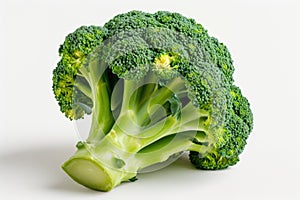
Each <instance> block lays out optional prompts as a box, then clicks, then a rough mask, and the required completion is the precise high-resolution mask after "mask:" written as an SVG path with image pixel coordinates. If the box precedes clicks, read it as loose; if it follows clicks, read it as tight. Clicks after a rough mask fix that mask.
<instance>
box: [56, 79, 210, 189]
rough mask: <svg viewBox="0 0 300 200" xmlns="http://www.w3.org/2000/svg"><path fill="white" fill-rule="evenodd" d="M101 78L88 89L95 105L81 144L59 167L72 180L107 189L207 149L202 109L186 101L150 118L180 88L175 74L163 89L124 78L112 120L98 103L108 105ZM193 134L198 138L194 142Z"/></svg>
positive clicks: (109, 93) (105, 88)
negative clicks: (173, 159)
mask: <svg viewBox="0 0 300 200" xmlns="http://www.w3.org/2000/svg"><path fill="white" fill-rule="evenodd" d="M106 78H107V77H106V76H105V75H104V76H102V78H101V79H100V80H99V82H98V83H97V84H95V85H96V86H97V87H95V88H92V92H93V97H94V98H95V100H94V101H93V102H95V105H94V107H93V114H92V125H91V132H90V135H89V137H88V139H87V142H86V143H84V144H83V143H79V145H78V151H77V152H76V153H75V154H74V156H72V157H71V158H70V159H69V160H68V161H67V162H65V163H64V165H63V166H62V167H63V169H64V170H65V171H66V172H67V173H68V174H69V175H70V177H72V178H73V179H74V180H75V181H77V182H78V183H80V184H82V185H85V186H86V187H89V188H91V189H95V190H101V191H108V190H110V189H112V188H114V187H115V186H117V185H119V184H120V183H121V182H124V181H128V180H129V179H131V178H133V177H135V176H136V174H137V172H138V171H139V170H140V169H143V168H145V167H148V166H151V165H153V164H156V163H160V162H164V161H166V160H167V159H168V158H170V157H171V156H172V155H174V154H177V153H180V152H183V151H188V150H190V151H197V152H199V153H200V154H203V155H204V154H205V153H206V152H207V151H208V149H209V148H210V145H209V144H211V143H212V142H213V141H212V138H211V137H209V135H211V134H210V133H208V132H209V129H208V128H207V127H206V126H205V124H204V123H203V121H205V120H202V119H207V117H208V113H207V112H203V111H200V110H199V109H198V108H195V107H194V105H193V104H192V103H191V102H189V103H187V104H186V105H185V106H184V107H183V108H181V110H180V112H181V113H180V115H173V113H171V114H170V113H166V112H165V113H163V115H162V116H161V118H160V119H159V120H154V119H153V116H155V114H157V113H159V112H160V111H159V110H160V108H163V105H164V104H165V103H166V102H167V101H168V100H169V99H170V98H172V97H173V96H174V95H176V94H177V93H182V92H183V91H185V90H186V88H185V85H184V82H183V81H182V80H181V79H180V78H176V79H173V80H172V81H170V82H169V83H168V84H166V85H165V86H163V87H159V86H158V85H157V84H154V83H150V82H149V83H147V84H144V85H143V84H142V82H143V81H145V80H142V81H141V82H136V81H132V80H124V84H123V93H121V94H122V95H123V101H122V106H121V111H120V113H119V116H118V117H117V119H116V120H114V119H113V117H112V111H111V109H110V106H108V107H106V108H105V107H103V105H110V101H111V93H112V92H111V91H110V88H108V86H107V83H108V82H107V81H108V80H106ZM150 79H151V78H150ZM183 93H185V92H183ZM159 114H161V113H159ZM154 118H155V117H154ZM149 121H150V123H145V122H149ZM145 124H146V125H145ZM198 132H201V133H207V134H204V135H208V136H207V137H204V136H203V134H198ZM195 138H198V139H197V141H201V142H199V143H197V144H196V143H194V139H195ZM203 144H204V145H203Z"/></svg>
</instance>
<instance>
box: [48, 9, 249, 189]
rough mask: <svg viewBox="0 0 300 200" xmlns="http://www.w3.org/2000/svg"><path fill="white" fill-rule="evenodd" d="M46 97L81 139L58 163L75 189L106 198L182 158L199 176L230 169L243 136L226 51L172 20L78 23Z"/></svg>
mask: <svg viewBox="0 0 300 200" xmlns="http://www.w3.org/2000/svg"><path fill="white" fill-rule="evenodd" d="M59 54H60V56H61V60H60V61H59V62H58V64H57V67H56V68H55V69H54V71H53V91H54V94H55V97H56V99H57V101H58V104H59V106H60V109H61V111H62V112H63V113H64V114H65V115H66V117H68V118H69V119H71V120H77V119H81V118H83V117H84V116H85V115H90V116H91V122H90V123H91V124H90V130H89V135H88V137H87V138H86V140H85V141H80V142H78V144H77V149H78V150H77V152H76V153H75V154H74V155H73V156H72V157H71V158H70V159H69V160H68V161H66V162H65V163H64V164H63V169H64V170H65V171H66V173H67V174H68V175H69V176H70V177H71V178H73V179H74V180H75V181H77V182H78V183H80V184H82V185H84V186H86V187H89V188H91V189H95V190H101V191H108V190H111V189H112V188H114V187H115V186H117V185H119V184H120V183H121V182H124V181H132V180H135V179H136V176H137V173H138V172H140V171H141V170H144V169H147V168H148V167H151V166H155V165H157V164H159V163H164V162H167V161H168V160H170V159H172V158H173V157H176V156H178V155H181V154H182V152H185V151H190V160H191V162H192V163H193V164H194V165H195V166H196V167H197V168H201V169H221V168H226V167H227V166H231V165H234V164H235V163H236V162H237V161H238V155H239V154H240V153H241V152H242V151H243V149H244V146H245V145H246V139H247V137H248V135H249V133H250V132H251V130H252V126H253V116H252V113H251V110H250V107H249V103H248V101H247V99H246V98H245V97H244V96H242V93H241V91H240V89H239V88H238V87H236V86H234V85H233V77H232V75H233V72H234V68H233V62H232V59H231V56H230V53H229V52H228V50H227V48H226V46H225V45H224V44H222V43H219V42H218V40H217V39H216V38H213V37H210V36H209V35H208V33H207V31H206V30H205V29H204V28H203V27H202V26H201V25H200V24H198V23H196V22H195V20H193V19H188V18H186V17H184V16H182V15H180V14H178V13H171V12H167V11H159V12H156V13H154V14H150V13H145V12H141V11H131V12H128V13H124V14H120V15H117V16H115V17H114V18H113V19H111V20H110V21H108V22H107V23H106V24H104V26H103V27H96V26H82V27H80V28H79V29H77V30H75V32H73V33H71V34H69V35H68V36H67V37H66V39H65V42H64V43H63V44H62V45H61V47H60V48H59Z"/></svg>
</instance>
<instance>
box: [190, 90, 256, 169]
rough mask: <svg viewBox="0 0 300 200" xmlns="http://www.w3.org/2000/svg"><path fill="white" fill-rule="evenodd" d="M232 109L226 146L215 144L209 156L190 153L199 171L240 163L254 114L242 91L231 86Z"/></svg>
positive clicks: (226, 133)
mask: <svg viewBox="0 0 300 200" xmlns="http://www.w3.org/2000/svg"><path fill="white" fill-rule="evenodd" d="M230 94H231V98H232V107H231V108H232V109H231V111H230V112H228V114H227V117H226V119H227V121H226V124H225V126H224V135H223V139H224V138H225V135H227V138H226V141H225V144H224V143H223V145H219V144H217V143H216V144H215V145H214V148H212V149H211V150H210V151H209V153H208V154H206V155H204V156H203V155H200V154H199V153H198V152H195V151H191V152H190V155H189V156H190V160H191V162H192V163H193V164H194V165H195V166H196V168H199V169H210V170H215V169H225V168H227V167H229V166H233V165H235V164H236V163H237V162H238V161H239V157H238V156H239V155H240V154H241V153H242V152H243V150H244V147H245V145H246V140H247V138H248V136H249V134H250V132H251V131H252V128H253V114H252V111H251V110H250V104H249V102H248V100H247V99H246V98H245V97H244V96H243V95H242V93H241V90H240V89H239V88H238V87H237V86H234V85H232V86H231V91H230Z"/></svg>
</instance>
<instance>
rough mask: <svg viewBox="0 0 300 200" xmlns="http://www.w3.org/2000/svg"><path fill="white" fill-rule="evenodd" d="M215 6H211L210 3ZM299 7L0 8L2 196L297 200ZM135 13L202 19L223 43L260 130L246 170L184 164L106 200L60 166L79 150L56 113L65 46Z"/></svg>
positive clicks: (268, 1)
mask: <svg viewBox="0 0 300 200" xmlns="http://www.w3.org/2000/svg"><path fill="white" fill-rule="evenodd" d="M208 2H209V3H208ZM296 2H297V1H294V2H292V1H289V0H282V1H276V0H265V1H264V0H249V1H232V0H226V1H224V0H221V1H191V0H190V1H188V0H187V1H182V0H172V1H167V0H119V1H116V0H109V1H100V0H97V1H92V0H85V1H79V0H65V1H63V0H52V1H51V0H49V1H41V0H27V1H21V0H20V1H16V0H9V1H4V0H1V3H0V108H1V109H0V111H1V113H0V134H1V135H0V196H1V198H2V199H72V200H75V199H98V200H99V199H109V200H113V199H118V200H120V199H131V200H134V199H211V200H214V199H224V200H225V199H231V200H235V199H242V200H244V199H264V200H266V199H272V200H273V199H289V200H290V199H291V200H294V199H299V198H300V197H299V193H300V192H299V189H300V183H299V178H300V177H299V169H300V166H299V163H300V162H299V152H300V151H299V147H300V142H299V139H300V138H299V134H300V131H299V128H298V127H299V120H300V117H299V113H300V109H299V101H300V94H299V93H300V91H299V85H300V81H299V75H300V73H299V72H300V70H299V67H300V66H299V65H300V63H299V59H300V51H299V45H300V42H299V36H300V31H299V25H300V23H299V19H300V17H299V14H297V13H296V12H299V10H300V6H299V3H296ZM133 9H137V10H143V11H148V12H154V11H157V10H169V11H176V12H179V13H181V14H183V15H185V16H187V17H190V18H194V19H196V20H197V21H198V22H199V23H201V24H202V25H203V26H204V27H205V28H206V29H208V30H209V33H210V35H213V36H215V37H217V38H218V39H219V40H220V41H222V42H224V43H225V44H226V45H227V46H228V48H229V50H230V52H231V54H232V57H233V59H234V64H235V67H236V70H235V74H234V77H235V83H236V84H237V85H239V86H240V87H241V89H242V90H243V93H244V95H245V96H247V97H248V99H249V101H250V102H251V106H252V109H253V113H254V121H255V126H254V130H253V132H252V135H251V137H250V138H249V140H248V145H247V146H246V149H245V151H244V153H243V154H242V156H241V162H240V163H239V164H238V165H237V166H235V167H232V168H230V169H228V170H223V171H200V170H196V169H194V168H193V167H192V166H191V164H190V163H189V162H188V160H187V158H186V157H183V158H181V159H180V160H178V161H176V162H175V163H173V164H172V165H171V166H169V167H167V168H165V169H163V170H160V171H157V172H153V173H150V174H142V175H140V176H139V180H138V181H137V182H134V183H126V184H122V185H121V186H119V187H117V188H115V189H114V190H113V191H111V192H108V193H102V192H95V191H91V190H88V189H86V188H83V187H81V186H79V185H78V184H76V183H74V182H73V181H71V180H70V179H69V177H67V176H66V175H65V174H64V173H63V172H62V170H61V169H60V165H61V164H62V163H63V161H65V160H66V159H67V158H68V157H69V156H70V155H71V154H72V153H73V152H74V150H75V148H74V145H75V144H76V141H77V136H76V134H75V130H74V126H73V123H72V122H70V121H68V120H67V119H65V118H64V116H63V114H61V113H60V112H59V108H58V105H57V103H56V101H55V99H54V96H53V94H52V89H51V86H52V81H51V78H52V70H53V69H54V68H55V66H56V63H57V62H58V60H59V57H58V53H57V50H58V47H59V45H60V44H61V43H62V42H63V41H64V37H65V36H66V35H67V34H68V33H70V32H72V31H74V30H75V29H76V28H77V27H79V26H81V25H91V24H94V25H103V24H104V23H105V22H106V21H108V20H109V19H110V18H112V17H113V16H114V15H116V14H118V13H123V12H127V11H130V10H133Z"/></svg>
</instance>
